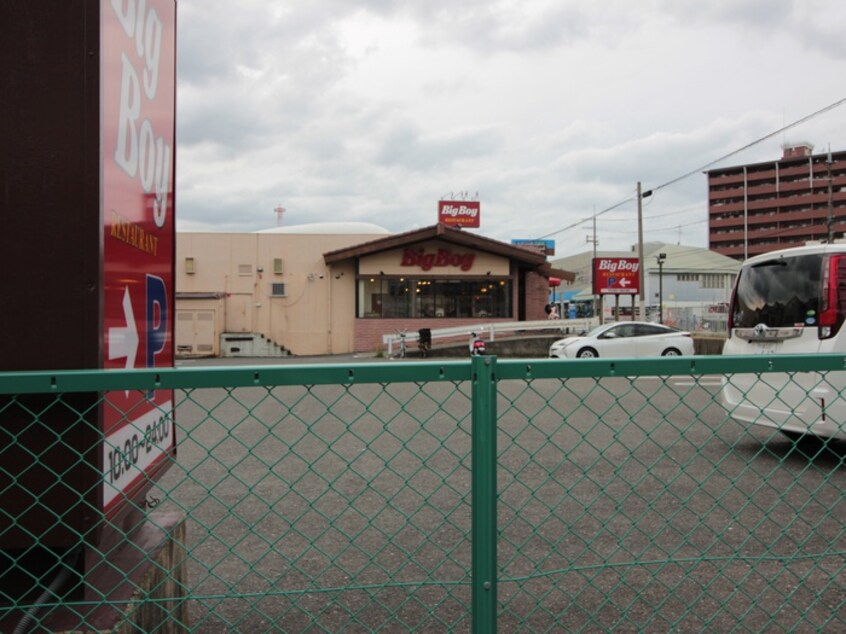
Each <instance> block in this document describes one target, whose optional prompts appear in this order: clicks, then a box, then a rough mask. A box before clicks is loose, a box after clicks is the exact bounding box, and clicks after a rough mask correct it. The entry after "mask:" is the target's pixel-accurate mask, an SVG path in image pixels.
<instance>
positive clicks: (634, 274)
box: [593, 258, 640, 295]
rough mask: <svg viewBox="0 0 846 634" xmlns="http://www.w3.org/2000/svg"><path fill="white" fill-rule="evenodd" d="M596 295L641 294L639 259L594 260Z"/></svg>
mask: <svg viewBox="0 0 846 634" xmlns="http://www.w3.org/2000/svg"><path fill="white" fill-rule="evenodd" d="M593 293H594V295H637V294H638V293H640V260H639V259H638V258H594V259H593Z"/></svg>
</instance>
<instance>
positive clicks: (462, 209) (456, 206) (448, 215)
mask: <svg viewBox="0 0 846 634" xmlns="http://www.w3.org/2000/svg"><path fill="white" fill-rule="evenodd" d="M480 214H481V203H480V202H479V201H478V200H439V201H438V222H440V223H441V224H444V225H446V226H447V227H470V228H471V229H478V228H479V226H480V225H481V218H480Z"/></svg>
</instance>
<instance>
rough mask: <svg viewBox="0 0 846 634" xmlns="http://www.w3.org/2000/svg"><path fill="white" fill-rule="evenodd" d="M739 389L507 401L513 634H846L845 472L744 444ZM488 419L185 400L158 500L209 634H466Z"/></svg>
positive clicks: (775, 440) (373, 387)
mask: <svg viewBox="0 0 846 634" xmlns="http://www.w3.org/2000/svg"><path fill="white" fill-rule="evenodd" d="M358 362H360V360H359V361H354V362H353V363H358ZM721 380H722V376H720V375H714V376H699V377H687V376H678V377H664V378H661V377H658V376H638V377H606V378H577V379H563V378H562V379H533V380H503V381H500V382H499V384H498V399H497V410H498V424H497V430H498V434H497V442H498V466H497V474H496V477H497V482H498V486H497V489H498V499H499V505H498V515H497V518H498V519H497V523H498V534H499V536H500V537H499V541H498V559H499V568H500V575H501V576H500V580H499V601H500V605H501V609H500V627H501V628H502V630H503V631H513V630H518V629H527V628H529V629H534V630H535V631H538V630H544V629H546V628H553V629H554V628H556V627H559V626H563V627H565V629H579V628H586V629H588V630H591V629H606V628H614V627H622V628H623V629H651V630H654V631H669V630H674V629H677V630H679V631H700V630H702V629H712V630H727V629H734V628H739V629H744V630H750V631H758V630H763V629H768V628H767V627H766V626H767V625H770V626H773V627H784V628H785V629H796V630H799V631H801V630H803V629H808V630H815V631H838V630H840V629H842V627H843V625H844V622H843V620H842V619H843V617H842V613H843V612H844V610H843V606H844V601H846V570H844V563H843V557H842V553H843V551H844V547H846V537H844V535H846V530H844V518H846V507H844V496H843V492H844V489H846V480H844V468H843V455H844V453H846V452H844V451H843V448H842V447H841V446H840V445H837V444H834V445H832V446H830V447H827V448H820V447H819V446H817V445H813V444H808V443H803V444H800V445H795V444H794V443H793V442H792V441H790V440H788V439H787V438H786V437H783V436H781V435H780V434H778V433H773V432H771V431H770V430H767V429H765V428H760V427H753V428H745V427H742V426H740V425H738V424H737V423H734V422H733V421H731V420H730V419H729V418H728V417H727V415H726V412H725V411H724V410H723V408H722V407H721V406H720V404H719V402H718V400H717V399H716V398H715V395H716V394H717V392H718V390H719V385H720V382H721ZM469 397H470V386H469V384H468V383H466V382H462V383H453V382H443V383H442V382H435V383H423V384H421V383H415V382H403V383H386V384H361V385H358V384H357V385H353V386H332V385H325V386H290V387H270V386H268V387H256V388H239V389H237V390H225V389H203V390H196V391H192V392H187V393H185V395H184V398H182V399H180V400H181V403H182V404H181V405H180V407H179V408H178V411H177V423H178V425H179V427H180V428H181V432H182V440H181V442H180V446H179V459H178V467H174V468H172V469H171V470H170V472H169V473H168V474H167V476H166V480H165V481H164V482H162V486H163V488H164V490H165V491H164V498H165V499H166V504H167V505H170V506H174V507H178V508H180V509H182V510H183V512H185V513H186V515H187V516H188V519H189V534H190V539H191V556H192V562H193V563H192V566H191V586H192V587H191V594H193V595H196V596H201V597H202V596H213V597H219V599H218V600H215V601H214V602H211V603H209V602H207V601H194V602H192V623H196V624H200V625H201V627H200V628H199V630H200V631H225V630H226V629H227V627H229V626H230V625H231V623H233V622H237V623H238V624H239V627H245V628H248V629H250V630H251V631H265V630H267V629H269V628H271V626H272V624H273V623H275V624H276V626H277V627H278V626H279V623H284V624H285V625H284V628H285V629H290V630H293V631H301V630H306V629H308V628H309V627H311V626H313V625H314V624H318V623H319V624H320V627H325V628H328V629H332V630H333V631H340V630H348V631H357V630H358V629H362V630H367V629H378V628H380V627H385V628H388V629H391V628H393V629H397V628H399V629H408V628H409V627H414V628H418V629H420V630H422V631H444V630H445V629H450V630H453V631H467V630H469V625H470V605H471V599H470V593H469V591H470V587H469V579H468V574H469V566H470V539H469V533H468V531H469V530H470V506H469V504H470V501H471V499H472V496H471V491H470V470H469V463H470V462H471V460H470V458H471V454H470V452H471V442H470V440H471V437H470V398H469ZM249 597H259V598H257V599H256V598H252V599H251V598H249ZM321 600H322V601H324V602H325V601H331V605H332V606H333V607H332V608H331V609H328V608H326V607H325V603H323V602H321Z"/></svg>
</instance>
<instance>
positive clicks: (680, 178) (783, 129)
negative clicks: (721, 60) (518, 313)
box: [539, 97, 846, 239]
mask: <svg viewBox="0 0 846 634" xmlns="http://www.w3.org/2000/svg"><path fill="white" fill-rule="evenodd" d="M844 103H846V97H844V98H842V99H839V100H838V101H835V102H834V103H831V104H829V105H827V106H825V107H824V108H820V109H819V110H817V111H815V112H812V113H811V114H809V115H806V116H804V117H802V118H800V119H797V120H796V121H793V122H791V123H788V124H787V125H785V126H782V127H781V128H779V129H778V130H774V131H773V132H770V133H769V134H766V135H764V136H762V137H760V138H759V139H756V140H755V141H752V142H751V143H747V144H746V145H744V146H742V147H740V148H738V149H736V150H732V151H731V152H729V153H728V154H724V155H723V156H721V157H719V158H717V159H714V160H713V161H709V162H708V163H706V164H705V165H703V166H701V167H698V168H696V169H694V170H691V171H689V172H687V173H685V174H682V175H681V176H677V177H675V178H673V179H671V180H669V181H667V182H666V183H662V184H660V185H658V186H656V187H653V188H652V189H651V190H648V191H647V192H645V193H646V194H652V193H653V192H656V191H658V190H659V189H664V188H666V187H669V186H670V185H675V184H676V183H678V182H679V181H683V180H684V179H686V178H690V177H691V176H694V175H695V174H701V173H702V172H704V171H705V170H707V169H708V168H709V167H712V166H714V165H716V164H717V163H720V162H722V161H725V160H726V159H728V158H731V157H732V156H735V155H737V154H740V153H741V152H745V151H746V150H748V149H750V148H752V147H755V146H756V145H758V144H759V143H763V142H764V141H768V140H769V139H771V138H773V137H774V136H778V135H779V134H782V133H784V132H786V131H787V130H790V129H791V128H795V127H796V126H798V125H801V124H803V123H807V122H808V121H810V120H811V119H815V118H816V117H818V116H820V115H822V114H825V113H826V112H828V111H829V110H834V109H835V108H838V107H840V106H842V105H843V104H844ZM635 199H636V196H629V197H628V198H626V199H625V200H621V201H620V202H618V203H615V204H614V205H611V206H610V207H606V208H605V209H603V210H602V211H599V212H597V213H595V214H593V216H588V217H587V218H583V219H581V220H579V221H578V222H575V223H573V224H570V225H567V226H566V227H563V228H562V229H558V230H557V231H553V232H552V233H547V234H546V235H543V236H540V238H539V239H544V238H549V237H552V236H554V235H558V234H559V233H563V232H564V231H567V230H568V229H573V228H574V227H578V226H579V225H581V224H582V223H583V222H587V221H588V220H591V219H592V218H594V217H598V216H601V215H603V214H606V213H608V212H609V211H613V210H614V209H617V208H618V207H621V206H623V205H625V204H626V203H630V202H633V201H634V200H635Z"/></svg>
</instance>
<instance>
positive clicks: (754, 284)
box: [732, 253, 823, 328]
mask: <svg viewBox="0 0 846 634" xmlns="http://www.w3.org/2000/svg"><path fill="white" fill-rule="evenodd" d="M822 260H823V256H822V255H821V254H819V253H817V254H813V255H800V256H795V257H786V258H773V259H772V260H765V261H764V262H759V263H757V264H754V265H747V266H744V267H743V269H741V271H740V275H739V277H738V279H737V289H736V296H735V302H734V312H733V314H732V325H733V327H735V328H754V327H755V326H757V325H758V324H766V325H767V326H768V327H770V328H777V327H778V328H781V327H792V326H795V325H797V324H805V325H814V324H816V320H817V318H818V313H819V309H820V278H821V275H822Z"/></svg>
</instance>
